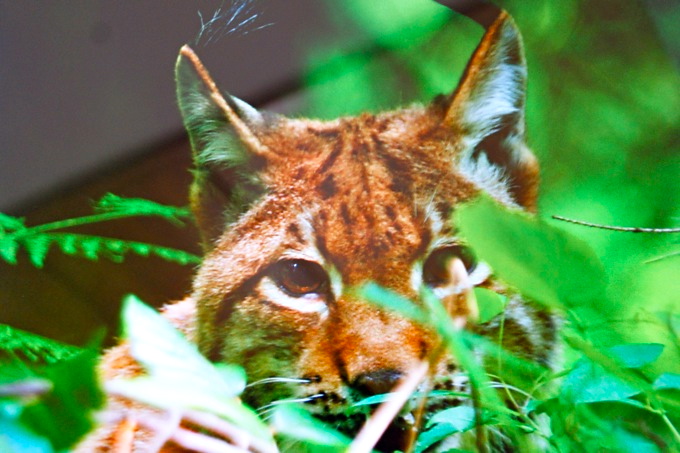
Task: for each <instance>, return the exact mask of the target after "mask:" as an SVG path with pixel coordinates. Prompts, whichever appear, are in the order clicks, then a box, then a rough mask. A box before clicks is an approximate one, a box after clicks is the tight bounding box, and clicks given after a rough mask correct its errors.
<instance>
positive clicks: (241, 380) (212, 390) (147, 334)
mask: <svg viewBox="0 0 680 453" xmlns="http://www.w3.org/2000/svg"><path fill="white" fill-rule="evenodd" d="M123 328H124V334H125V336H126V337H127V339H128V340H129V344H130V351H131V353H132V355H133V357H134V358H135V359H136V360H137V361H139V362H140V363H141V364H142V365H143V366H144V368H145V369H146V370H147V372H148V377H141V378H137V379H133V380H127V381H126V380H122V381H114V382H111V383H109V385H108V387H107V388H109V390H111V391H114V392H116V393H119V394H122V395H124V396H127V397H129V398H133V399H137V400H139V401H142V402H145V403H147V404H151V405H154V406H157V407H161V408H166V409H170V408H176V407H185V408H192V409H196V410H202V411H207V412H211V413H213V414H215V415H217V416H220V417H222V418H224V419H226V420H229V421H230V422H232V423H234V424H236V425H238V426H240V427H242V428H244V429H245V430H247V431H248V432H250V433H251V434H253V435H255V436H257V437H260V438H262V439H268V438H270V437H271V436H270V433H269V431H268V429H267V427H266V425H264V423H263V422H262V421H261V420H260V419H259V418H258V417H257V416H256V415H255V413H254V412H253V411H252V410H251V409H249V408H248V407H246V406H245V405H243V404H242V403H241V402H240V400H239V399H238V398H236V397H237V395H239V394H240V393H241V392H242V391H243V389H244V387H245V373H244V372H243V371H242V370H241V369H240V367H237V366H235V365H219V366H215V365H213V364H212V363H210V362H209V361H208V360H207V359H206V358H205V357H203V356H202V355H201V354H200V352H199V351H198V349H197V348H196V346H195V345H194V344H192V343H189V342H188V341H187V340H186V338H184V336H183V335H182V334H181V333H180V332H178V331H177V330H176V329H175V328H174V327H173V326H172V325H171V324H170V323H169V322H168V321H167V320H165V319H164V318H162V317H161V316H160V315H159V314H158V313H157V312H156V311H155V310H153V309H152V308H150V307H148V306H146V305H144V304H143V303H142V302H141V301H140V300H139V299H137V298H136V297H135V296H127V297H126V298H125V300H124V302H123ZM178 388H179V389H182V391H181V392H177V389H178Z"/></svg>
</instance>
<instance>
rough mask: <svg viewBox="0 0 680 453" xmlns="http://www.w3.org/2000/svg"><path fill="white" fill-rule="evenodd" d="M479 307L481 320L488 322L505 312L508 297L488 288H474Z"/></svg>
mask: <svg viewBox="0 0 680 453" xmlns="http://www.w3.org/2000/svg"><path fill="white" fill-rule="evenodd" d="M474 292H475V298H476V299H477V307H478V308H479V322H480V323H483V322H487V321H490V320H491V319H493V318H494V317H496V316H497V315H499V314H501V313H502V312H503V309H505V304H506V303H507V297H504V296H501V295H500V294H498V293H496V292H494V291H491V290H489V289H486V288H474Z"/></svg>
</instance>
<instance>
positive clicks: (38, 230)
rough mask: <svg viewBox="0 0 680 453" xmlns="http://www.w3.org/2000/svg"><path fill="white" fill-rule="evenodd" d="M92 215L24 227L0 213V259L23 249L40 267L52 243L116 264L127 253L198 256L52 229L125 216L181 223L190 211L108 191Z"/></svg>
mask: <svg viewBox="0 0 680 453" xmlns="http://www.w3.org/2000/svg"><path fill="white" fill-rule="evenodd" d="M94 210H95V214H93V215H89V216H83V217H74V218H71V219H64V220H59V221H56V222H50V223H45V224H42V225H36V226H31V227H28V226H26V224H25V223H24V220H23V219H21V218H18V217H12V216H9V215H6V214H2V213H0V259H2V260H4V261H6V262H7V263H9V264H17V252H18V251H19V249H20V248H23V249H25V250H26V252H27V253H28V256H29V259H30V261H31V263H32V264H33V265H34V266H35V267H37V268H42V267H43V265H44V264H45V258H46V257H47V254H48V252H49V250H50V247H51V246H52V244H56V245H57V246H58V247H59V249H60V250H61V251H62V252H63V253H65V254H66V255H70V256H78V257H81V258H86V259H89V260H97V259H99V258H100V257H104V258H108V259H110V260H112V261H114V262H116V263H120V262H122V261H123V260H124V257H125V255H126V254H128V253H132V254H136V255H139V256H156V257H159V258H162V259H164V260H166V261H171V262H174V263H178V264H181V265H188V264H198V263H199V261H200V258H199V257H198V256H196V255H193V254H191V253H188V252H185V251H183V250H177V249H173V248H170V247H162V246H158V245H154V244H146V243H143V242H135V241H127V240H123V239H115V238H108V237H100V236H92V235H86V234H75V233H62V232H55V230H62V229H64V228H71V227H76V226H83V225H88V224H92V223H99V222H105V221H109V220H116V219H122V218H129V217H139V216H147V217H161V218H163V219H165V220H167V221H169V222H171V223H173V224H174V225H176V226H183V225H184V220H186V219H189V218H191V212H190V211H189V209H187V208H184V207H176V206H165V205H162V204H159V203H156V202H153V201H150V200H144V199H141V198H122V197H119V196H117V195H113V194H111V193H109V194H106V195H105V196H104V197H102V198H101V199H100V200H99V201H98V202H97V203H95V206H94Z"/></svg>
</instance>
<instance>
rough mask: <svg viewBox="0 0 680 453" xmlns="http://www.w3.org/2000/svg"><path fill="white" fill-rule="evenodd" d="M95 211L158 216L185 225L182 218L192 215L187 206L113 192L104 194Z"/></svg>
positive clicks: (124, 214)
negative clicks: (167, 204) (172, 204)
mask: <svg viewBox="0 0 680 453" xmlns="http://www.w3.org/2000/svg"><path fill="white" fill-rule="evenodd" d="M95 212H98V213H109V214H119V215H122V216H126V217H127V216H158V217H162V218H164V219H166V220H168V221H169V222H171V223H174V224H175V225H180V226H181V225H184V222H183V221H182V219H187V218H190V217H191V212H190V211H189V209H187V208H185V207H176V206H166V205H162V204H159V203H156V202H154V201H150V200H145V199H143V198H123V197H119V196H118V195H114V194H112V193H107V194H106V195H104V196H103V197H102V198H101V199H100V200H99V201H98V202H97V203H96V204H95Z"/></svg>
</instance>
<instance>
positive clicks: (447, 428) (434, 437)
mask: <svg viewBox="0 0 680 453" xmlns="http://www.w3.org/2000/svg"><path fill="white" fill-rule="evenodd" d="M457 432H459V430H458V429H457V428H456V427H455V426H453V425H450V424H448V423H440V424H437V425H435V426H434V427H432V428H431V429H428V430H427V431H423V432H422V433H420V435H418V439H417V440H416V448H415V453H423V452H424V451H425V450H427V449H428V448H430V447H431V446H433V445H434V444H436V443H437V442H441V441H442V440H444V439H446V438H447V437H449V436H450V435H452V434H455V433H457Z"/></svg>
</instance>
